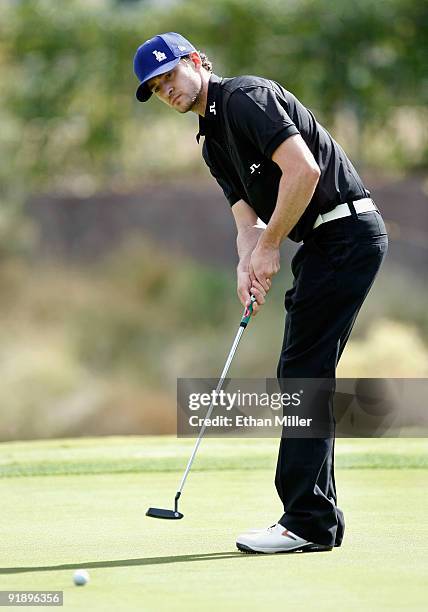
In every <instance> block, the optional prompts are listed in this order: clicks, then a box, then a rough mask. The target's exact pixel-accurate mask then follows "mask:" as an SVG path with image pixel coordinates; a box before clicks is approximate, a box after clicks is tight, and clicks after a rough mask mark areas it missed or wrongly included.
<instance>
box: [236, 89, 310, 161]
mask: <svg viewBox="0 0 428 612" xmlns="http://www.w3.org/2000/svg"><path fill="white" fill-rule="evenodd" d="M286 108H287V103H286V101H285V100H283V99H281V98H279V97H278V96H277V95H276V93H275V91H274V90H273V89H271V88H270V87H262V86H255V87H247V88H245V89H242V88H239V89H237V90H236V91H234V92H233V94H232V95H231V97H230V100H229V103H228V113H229V121H230V125H231V128H232V129H233V130H234V131H235V132H236V133H237V134H239V135H240V136H244V137H245V138H246V139H247V140H249V141H250V142H251V143H252V144H253V146H255V147H256V149H258V150H259V151H260V152H261V153H262V154H263V155H265V156H266V157H268V158H269V159H271V158H272V154H273V153H274V151H275V150H276V149H277V147H278V146H279V145H280V144H281V143H282V142H283V141H284V140H286V139H287V138H289V137H290V136H293V135H295V134H299V130H298V129H297V127H296V126H295V124H294V123H293V121H292V120H291V118H290V116H289V115H288V114H287V110H286Z"/></svg>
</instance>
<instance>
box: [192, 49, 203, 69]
mask: <svg viewBox="0 0 428 612" xmlns="http://www.w3.org/2000/svg"><path fill="white" fill-rule="evenodd" d="M189 59H190V60H191V62H192V64H193V65H194V66H195V68H197V69H200V68H202V60H201V57H200V55H199V53H198V52H197V51H193V53H190V54H189Z"/></svg>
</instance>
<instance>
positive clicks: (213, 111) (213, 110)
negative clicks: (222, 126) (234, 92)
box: [210, 102, 217, 115]
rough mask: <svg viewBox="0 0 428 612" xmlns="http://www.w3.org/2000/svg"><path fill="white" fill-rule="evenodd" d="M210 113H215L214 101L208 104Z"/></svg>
mask: <svg viewBox="0 0 428 612" xmlns="http://www.w3.org/2000/svg"><path fill="white" fill-rule="evenodd" d="M210 113H213V114H214V115H216V114H217V113H216V111H215V102H213V103H212V104H211V106H210Z"/></svg>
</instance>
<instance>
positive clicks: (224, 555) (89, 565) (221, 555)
mask: <svg viewBox="0 0 428 612" xmlns="http://www.w3.org/2000/svg"><path fill="white" fill-rule="evenodd" d="M257 556H260V555H257ZM261 556H263V555H261ZM248 557H254V555H246V554H243V553H241V552H238V551H237V552H218V553H207V554H205V555H201V554H193V555H176V556H173V557H146V558H142V559H118V560H116V561H89V562H79V563H64V564H62V565H42V566H40V567H37V566H34V567H2V568H0V575H2V574H3V575H4V574H23V573H26V572H52V571H61V570H73V569H82V568H85V569H93V568H99V567H131V566H134V565H163V564H165V563H188V562H193V561H217V560H219V559H235V558H236V559H238V558H239V559H244V558H248Z"/></svg>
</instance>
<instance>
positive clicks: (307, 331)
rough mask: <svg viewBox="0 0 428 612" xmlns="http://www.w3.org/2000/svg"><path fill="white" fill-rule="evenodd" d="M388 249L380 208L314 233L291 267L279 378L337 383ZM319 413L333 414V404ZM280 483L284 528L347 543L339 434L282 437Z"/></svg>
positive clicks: (317, 539) (309, 537)
mask: <svg viewBox="0 0 428 612" xmlns="http://www.w3.org/2000/svg"><path fill="white" fill-rule="evenodd" d="M387 249H388V237H387V233H386V229H385V225H384V223H383V220H382V217H381V215H380V214H379V213H378V212H375V211H373V212H367V213H360V214H359V215H357V214H356V213H355V211H354V213H353V215H352V216H351V217H345V218H343V219H337V220H335V221H330V222H328V223H325V224H323V225H321V226H320V227H318V228H317V229H316V230H313V232H312V233H311V235H310V237H309V238H308V239H307V240H305V241H304V243H303V245H302V246H301V247H300V248H299V250H298V251H297V253H296V255H295V256H294V258H293V260H292V264H291V267H292V271H293V275H294V283H293V287H292V288H291V289H290V290H289V291H287V293H286V294H285V309H286V311H287V316H286V320H285V333H284V341H283V346H282V351H281V356H280V360H279V364H278V372H277V376H278V378H279V379H281V378H283V379H286V378H331V379H334V378H335V375H336V366H337V363H338V361H339V359H340V356H341V354H342V351H343V349H344V347H345V345H346V342H347V340H348V338H349V335H350V333H351V330H352V327H353V325H354V322H355V319H356V317H357V314H358V311H359V309H360V308H361V306H362V304H363V302H364V299H365V297H366V296H367V294H368V292H369V290H370V287H371V285H372V284H373V281H374V279H375V277H376V274H377V272H378V270H379V268H380V265H381V263H382V260H383V258H384V256H385V254H386V252H387ZM368 358H370V357H369V356H368ZM324 397H325V396H324ZM330 400H331V398H330ZM324 401H325V402H326V403H330V404H331V401H329V400H328V398H327V399H325V400H324ZM314 408H316V410H317V411H318V410H320V411H325V412H326V413H327V412H329V411H330V413H331V405H330V406H327V405H325V406H316V407H314ZM331 418H333V417H331ZM333 427H334V425H333ZM275 485H276V488H277V491H278V494H279V496H280V498H281V500H282V503H283V506H284V514H283V516H282V518H281V519H280V520H279V522H280V523H281V524H282V525H284V526H285V527H287V528H288V529H290V530H291V531H294V532H295V533H297V534H298V535H299V536H301V537H303V538H305V539H307V540H310V541H311V542H315V543H317V544H325V545H329V546H330V545H333V544H336V545H340V544H341V541H342V538H343V533H344V528H345V523H344V518H343V513H342V511H341V510H340V509H339V508H338V507H337V505H336V504H337V497H336V487H335V481H334V437H333V438H332V437H329V438H284V437H283V438H282V439H281V444H280V448H279V456H278V464H277V470H276V477H275Z"/></svg>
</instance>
